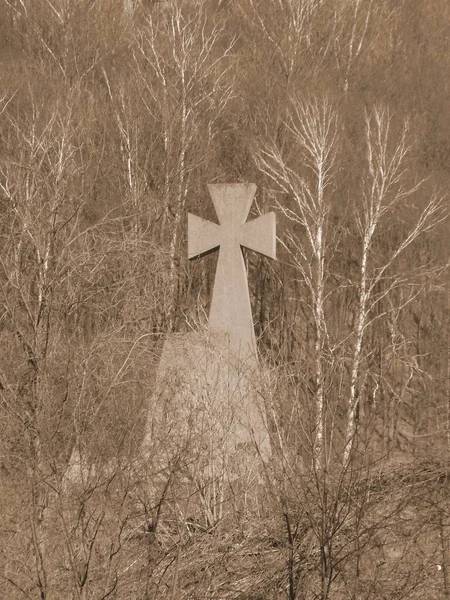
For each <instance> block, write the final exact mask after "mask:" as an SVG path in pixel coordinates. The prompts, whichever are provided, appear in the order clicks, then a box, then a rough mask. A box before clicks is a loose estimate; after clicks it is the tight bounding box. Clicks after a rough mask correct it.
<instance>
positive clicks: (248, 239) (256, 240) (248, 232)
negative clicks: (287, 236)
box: [240, 213, 276, 259]
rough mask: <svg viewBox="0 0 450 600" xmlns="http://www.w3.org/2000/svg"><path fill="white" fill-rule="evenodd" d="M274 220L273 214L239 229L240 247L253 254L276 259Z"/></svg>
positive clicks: (249, 222)
mask: <svg viewBox="0 0 450 600" xmlns="http://www.w3.org/2000/svg"><path fill="white" fill-rule="evenodd" d="M275 230H276V218H275V213H267V214H266V215H263V216H262V217H258V218H257V219H253V220H252V221H247V223H244V225H242V228H241V239H240V244H241V246H245V247H246V248H250V250H254V251H255V252H259V253H260V254H264V255H265V256H269V257H270V258H273V259H275V258H276V233H275Z"/></svg>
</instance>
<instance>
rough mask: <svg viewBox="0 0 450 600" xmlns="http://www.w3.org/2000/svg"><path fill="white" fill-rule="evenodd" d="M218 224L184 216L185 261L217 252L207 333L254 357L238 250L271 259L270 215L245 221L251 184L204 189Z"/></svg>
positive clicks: (240, 353)
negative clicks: (185, 235)
mask: <svg viewBox="0 0 450 600" xmlns="http://www.w3.org/2000/svg"><path fill="white" fill-rule="evenodd" d="M208 190H209V193H210V195H211V198H212V201H213V204H214V207H215V209H216V213H217V216H218V218H219V223H220V225H217V224H216V223H212V222H211V221H206V220H205V219H202V218H200V217H197V216H195V215H193V214H188V255H189V258H190V259H193V258H196V257H198V256H202V255H205V254H208V253H209V252H212V251H214V250H217V248H219V249H220V250H219V259H218V263H217V271H216V278H215V282H214V289H213V296H212V301H211V309H210V314H209V330H210V332H211V333H213V334H217V333H218V334H226V335H227V336H228V338H229V343H230V348H231V349H232V351H233V352H234V353H235V354H236V355H237V356H239V357H240V358H243V357H246V356H250V355H251V356H256V342H255V333H254V329H253V318H252V312H251V305H250V295H249V291H248V284H247V273H246V270H245V264H244V257H243V255H242V248H241V246H245V247H246V248H250V249H251V250H254V251H255V252H259V253H261V254H264V255H266V256H269V257H270V258H273V259H275V258H276V251H275V246H276V235H275V214H274V213H268V214H265V215H263V216H261V217H258V218H256V219H253V220H252V221H248V222H247V216H248V213H249V211H250V206H251V204H252V202H253V197H254V195H255V191H256V185H254V184H252V183H244V184H242V183H233V184H229V183H226V184H214V185H213V184H210V185H208Z"/></svg>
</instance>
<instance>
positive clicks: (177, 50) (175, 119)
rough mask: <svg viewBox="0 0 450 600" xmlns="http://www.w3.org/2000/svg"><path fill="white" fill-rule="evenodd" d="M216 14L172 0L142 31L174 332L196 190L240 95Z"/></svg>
mask: <svg viewBox="0 0 450 600" xmlns="http://www.w3.org/2000/svg"><path fill="white" fill-rule="evenodd" d="M208 17H209V13H208V12H207V10H206V8H204V7H203V5H202V6H200V7H199V6H197V7H196V8H195V11H191V10H190V9H189V7H188V6H187V5H184V4H183V3H177V2H170V3H169V4H168V7H167V9H166V10H165V11H164V13H161V14H159V15H150V16H149V17H148V18H147V19H146V21H145V25H144V26H143V27H142V29H141V30H140V31H139V32H138V34H137V51H136V54H135V57H136V68H137V69H138V73H139V82H140V85H141V90H142V91H141V98H142V102H143V104H144V106H145V108H146V111H147V112H146V114H147V115H148V117H149V118H150V119H151V120H152V123H153V124H154V126H155V129H156V130H157V131H158V145H157V152H158V166H157V169H155V179H157V181H158V192H159V194H160V198H161V203H162V214H161V215H160V223H161V233H162V236H163V238H166V239H168V245H169V250H168V252H169V257H168V262H169V264H168V297H167V302H166V308H167V324H168V328H169V330H170V329H172V328H173V326H174V318H175V309H176V304H177V286H178V279H179V263H178V260H177V256H178V253H179V246H180V241H181V236H182V224H183V215H184V213H185V208H186V203H187V198H188V193H189V189H190V187H191V186H193V184H194V182H193V181H192V180H193V177H194V175H195V173H196V172H197V171H198V169H199V168H201V167H202V166H203V165H204V162H205V159H206V157H208V156H209V157H210V156H211V151H212V149H213V144H214V141H215V138H216V135H217V123H218V121H219V120H220V118H221V116H222V114H223V112H224V110H225V109H226V107H227V103H228V101H229V100H230V98H231V96H232V94H233V88H232V85H231V84H230V82H229V78H228V76H229V74H230V68H231V64H232V63H231V62H230V60H231V58H232V56H231V53H232V49H233V46H234V38H231V39H230V38H228V39H227V38H226V36H225V35H224V31H225V22H220V21H217V22H213V21H212V20H211V19H210V18H208ZM151 166H152V167H153V166H156V165H151Z"/></svg>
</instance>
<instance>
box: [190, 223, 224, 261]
mask: <svg viewBox="0 0 450 600" xmlns="http://www.w3.org/2000/svg"><path fill="white" fill-rule="evenodd" d="M219 246H220V226H219V225H216V223H211V221H207V220H206V219H202V218H201V217H197V216H196V215H193V214H191V213H188V257H189V258H196V257H197V256H201V255H202V254H205V253H207V252H210V251H211V250H215V249H216V248H218V247H219Z"/></svg>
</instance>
